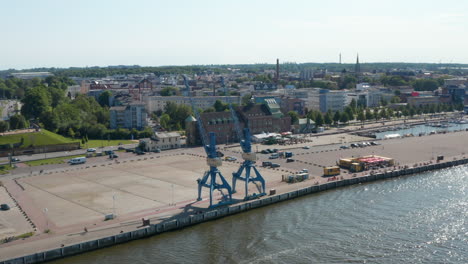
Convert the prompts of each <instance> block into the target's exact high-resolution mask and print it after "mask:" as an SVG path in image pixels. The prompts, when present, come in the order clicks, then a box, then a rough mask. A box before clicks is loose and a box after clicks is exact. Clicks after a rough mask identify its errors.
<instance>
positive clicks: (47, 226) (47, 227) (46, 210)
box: [43, 208, 49, 230]
mask: <svg viewBox="0 0 468 264" xmlns="http://www.w3.org/2000/svg"><path fill="white" fill-rule="evenodd" d="M48 211H49V209H47V208H44V210H43V212H44V215H45V217H46V230H49V218H48V217H47V212H48Z"/></svg>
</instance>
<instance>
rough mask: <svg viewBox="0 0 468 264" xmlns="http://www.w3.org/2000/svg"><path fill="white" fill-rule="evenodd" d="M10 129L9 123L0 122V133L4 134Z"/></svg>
mask: <svg viewBox="0 0 468 264" xmlns="http://www.w3.org/2000/svg"><path fill="white" fill-rule="evenodd" d="M9 129H10V123H8V122H7V121H0V132H6V131H8V130H9Z"/></svg>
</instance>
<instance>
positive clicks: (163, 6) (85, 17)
mask: <svg viewBox="0 0 468 264" xmlns="http://www.w3.org/2000/svg"><path fill="white" fill-rule="evenodd" d="M467 7H468V4H467V3H460V2H457V1H452V0H449V1H444V2H441V1H429V2H428V1H419V0H418V1H412V2H411V3H408V2H404V1H393V2H392V3H379V4H378V5H376V4H375V1H369V0H362V1H353V3H350V2H348V1H338V0H334V1H328V2H326V3H324V2H320V1H288V3H284V2H279V1H253V2H247V1H236V2H235V3H219V2H217V1H212V0H206V1H196V2H191V1H177V2H176V3H166V2H161V1H146V0H141V1H132V2H128V1H107V0H106V1H99V2H98V3H94V2H92V1H89V0H83V1H80V2H79V4H76V3H74V4H70V3H63V2H61V1H53V0H47V1H41V2H33V1H14V2H8V3H4V4H3V8H4V10H5V11H4V15H3V16H2V17H1V18H0V21H1V22H2V24H3V25H7V26H6V27H4V28H2V30H1V32H2V33H3V34H2V35H3V36H5V37H4V40H5V41H4V42H2V44H1V46H0V47H2V48H1V49H0V58H2V59H1V60H0V70H6V69H10V68H15V69H28V68H37V67H60V68H66V67H86V66H108V65H141V66H162V65H202V64H203V65H206V64H252V63H271V64H273V63H274V62H275V60H276V58H280V60H281V62H297V63H305V62H338V61H339V54H341V55H342V62H343V63H354V62H355V61H356V54H357V53H359V54H360V62H361V63H366V62H415V63H418V62H424V63H468V54H466V53H464V52H463V51H464V50H463V47H464V46H466V45H467V44H468V37H466V36H465V35H464V34H463V32H464V30H463V29H464V28H466V26H468V17H467V16H466V15H465V14H464V13H462V12H461V10H466V8H467Z"/></svg>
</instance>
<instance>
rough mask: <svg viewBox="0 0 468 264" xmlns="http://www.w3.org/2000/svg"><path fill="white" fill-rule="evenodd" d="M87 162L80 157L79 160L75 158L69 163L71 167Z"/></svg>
mask: <svg viewBox="0 0 468 264" xmlns="http://www.w3.org/2000/svg"><path fill="white" fill-rule="evenodd" d="M85 162H86V157H78V158H73V159H71V160H69V161H68V163H70V164H71V165H74V164H83V163H85Z"/></svg>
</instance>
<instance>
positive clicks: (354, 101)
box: [349, 98, 357, 112]
mask: <svg viewBox="0 0 468 264" xmlns="http://www.w3.org/2000/svg"><path fill="white" fill-rule="evenodd" d="M349 107H351V109H352V110H353V112H356V108H357V102H356V99H354V98H353V99H351V102H350V103H349Z"/></svg>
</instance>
